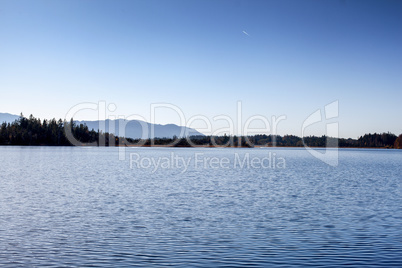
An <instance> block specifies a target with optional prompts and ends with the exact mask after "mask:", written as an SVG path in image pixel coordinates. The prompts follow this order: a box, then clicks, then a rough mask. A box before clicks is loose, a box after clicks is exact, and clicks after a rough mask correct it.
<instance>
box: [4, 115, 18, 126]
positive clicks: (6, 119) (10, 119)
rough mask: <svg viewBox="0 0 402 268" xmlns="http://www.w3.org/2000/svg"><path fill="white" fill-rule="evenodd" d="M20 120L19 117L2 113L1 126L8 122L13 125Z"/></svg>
mask: <svg viewBox="0 0 402 268" xmlns="http://www.w3.org/2000/svg"><path fill="white" fill-rule="evenodd" d="M18 118H20V116H19V115H15V114H9V113H0V124H2V123H4V122H6V123H11V122H14V121H15V120H17V119H18Z"/></svg>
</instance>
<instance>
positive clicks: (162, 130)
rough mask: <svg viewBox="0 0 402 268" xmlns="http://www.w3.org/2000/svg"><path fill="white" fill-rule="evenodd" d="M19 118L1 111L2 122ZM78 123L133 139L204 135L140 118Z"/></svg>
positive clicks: (184, 128)
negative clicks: (121, 131) (140, 119)
mask: <svg viewBox="0 0 402 268" xmlns="http://www.w3.org/2000/svg"><path fill="white" fill-rule="evenodd" d="M18 118H19V115H13V114H9V113H0V123H3V122H7V123H11V122H14V121H15V120H16V119H18ZM75 123H76V124H77V125H79V124H84V125H87V126H88V128H89V129H90V130H91V129H94V130H100V131H102V132H109V133H113V134H115V135H116V136H125V137H128V138H133V139H140V138H144V139H145V138H151V139H152V138H173V137H174V136H176V137H186V136H194V135H200V136H204V134H202V133H200V132H198V131H197V130H195V129H193V128H188V127H182V126H178V125H175V124H168V125H160V124H151V123H148V122H144V121H139V120H131V121H127V120H123V119H117V120H110V119H107V120H105V121H103V120H96V121H85V120H84V121H75ZM119 128H122V130H124V133H120V129H119Z"/></svg>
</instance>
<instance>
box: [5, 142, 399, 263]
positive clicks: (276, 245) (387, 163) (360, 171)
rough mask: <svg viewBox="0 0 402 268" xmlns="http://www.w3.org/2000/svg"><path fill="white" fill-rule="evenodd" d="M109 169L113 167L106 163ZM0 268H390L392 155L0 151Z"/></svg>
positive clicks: (395, 173) (393, 249)
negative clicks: (329, 160)
mask: <svg viewBox="0 0 402 268" xmlns="http://www.w3.org/2000/svg"><path fill="white" fill-rule="evenodd" d="M119 158H120V159H123V158H124V160H119ZM0 162H1V165H0V182H1V183H0V266H3V267H43V266H47V267H71V266H81V267H88V266H102V267H125V266H141V267H143V266H164V267H165V266H179V267H189V266H198V267H208V266H213V267H236V266H237V267H244V266H250V267H267V266H269V267H272V266H277V267H280V266H284V267H289V266H323V267H339V266H340V265H349V266H351V267H369V266H372V267H376V266H378V267H381V266H383V267H390V266H399V267H401V266H402V150H399V151H398V150H382V149H377V150H370V149H340V150H339V163H338V165H337V166H330V165H327V164H325V163H324V162H322V161H321V160H319V159H317V158H315V157H313V156H312V155H310V154H309V153H308V152H307V151H306V150H304V149H299V148H250V149H245V148H133V147H130V148H120V149H119V148H97V147H11V146H10V147H4V146H3V147H0Z"/></svg>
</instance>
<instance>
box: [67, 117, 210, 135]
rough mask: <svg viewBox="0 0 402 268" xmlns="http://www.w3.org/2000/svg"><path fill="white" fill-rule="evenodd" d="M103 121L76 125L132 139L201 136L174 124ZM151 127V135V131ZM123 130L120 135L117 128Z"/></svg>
mask: <svg viewBox="0 0 402 268" xmlns="http://www.w3.org/2000/svg"><path fill="white" fill-rule="evenodd" d="M99 122H101V127H100V128H99ZM102 122H103V121H76V122H75V123H76V124H85V125H87V126H88V128H89V129H95V130H98V129H99V130H101V131H103V132H109V133H114V134H115V135H116V136H125V137H129V138H133V139H140V138H155V137H158V138H173V136H177V137H185V136H193V135H202V136H203V134H202V133H200V132H198V131H197V130H195V129H192V128H187V127H180V126H178V125H174V124H168V125H159V124H151V123H147V122H144V121H137V120H132V121H126V120H123V119H118V120H109V119H108V120H106V121H104V122H103V124H102ZM152 126H153V133H151V131H152ZM120 127H121V128H122V130H124V133H120V130H119V128H120Z"/></svg>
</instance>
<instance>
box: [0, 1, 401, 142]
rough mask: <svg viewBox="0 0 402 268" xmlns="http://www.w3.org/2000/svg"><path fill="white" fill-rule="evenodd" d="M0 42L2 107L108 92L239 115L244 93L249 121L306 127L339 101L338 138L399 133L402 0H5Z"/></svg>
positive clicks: (164, 118) (136, 102)
mask: <svg viewBox="0 0 402 268" xmlns="http://www.w3.org/2000/svg"><path fill="white" fill-rule="evenodd" d="M244 32H246V33H247V34H245V33H244ZM0 39H1V42H0V92H1V95H2V97H1V98H0V112H9V113H14V114H19V113H20V112H23V113H24V115H29V114H31V113H32V114H33V115H34V116H36V117H40V118H52V117H56V118H64V116H65V115H66V113H67V112H68V111H69V109H70V108H71V107H73V106H74V105H77V104H79V103H82V102H93V103H97V102H98V101H106V103H108V104H109V103H114V104H115V105H116V107H117V109H116V110H115V111H114V112H113V113H110V114H112V115H115V116H118V115H125V116H128V115H132V114H139V115H141V116H143V117H145V118H146V119H149V117H150V104H151V103H160V102H166V103H171V104H173V105H175V106H177V107H179V108H180V109H181V110H182V111H183V113H184V114H185V116H186V118H190V117H191V116H194V115H198V114H200V115H205V116H206V117H208V118H210V119H212V118H213V117H214V116H217V115H222V114H224V115H228V116H230V117H232V118H233V119H234V120H236V114H237V111H236V107H237V102H238V101H241V103H242V114H243V120H246V119H247V118H249V117H250V116H252V115H256V114H259V115H262V116H264V117H267V118H268V119H271V117H272V116H280V115H286V120H283V121H282V122H281V123H280V124H279V125H278V133H279V134H282V135H283V134H295V135H300V134H301V133H300V132H301V126H302V123H303V121H304V120H305V119H306V118H307V117H308V116H309V115H310V114H311V113H313V112H314V111H316V110H317V109H319V108H323V107H324V106H325V105H327V104H329V103H331V102H333V101H336V100H337V101H339V118H337V119H336V121H339V134H340V136H341V137H352V138H356V137H358V136H359V135H362V134H364V133H369V132H371V133H373V132H387V131H391V132H393V133H395V134H400V133H402V123H401V121H400V115H401V114H402V105H401V104H400V94H401V92H402V75H401V74H402V2H401V1H347V0H345V1H193V0H189V1H184V0H183V1H88V0H82V1H50V0H48V1H40V0H39V1H19V0H15V1H14V0H13V1H4V0H1V1H0ZM76 118H77V119H95V118H96V113H94V112H93V111H92V112H91V111H82V112H80V113H79V114H77V115H76ZM156 119H157V122H158V123H163V124H166V123H178V121H177V120H178V119H177V116H175V113H173V112H172V111H168V110H165V111H163V109H161V110H160V111H159V112H158V113H157V117H156ZM199 123H200V122H199ZM215 123H216V125H214V127H215V126H217V127H218V126H222V125H224V123H222V122H215ZM201 125H202V124H201V123H200V126H201ZM194 127H197V124H195V125H194ZM309 134H315V135H322V134H325V122H323V123H321V124H317V125H316V126H315V127H312V128H311V130H310V133H309Z"/></svg>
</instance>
